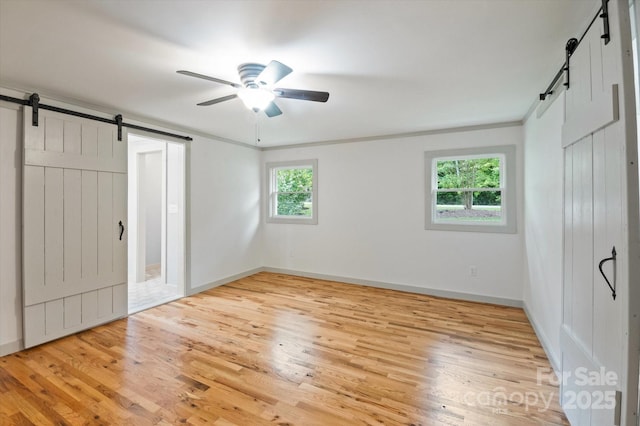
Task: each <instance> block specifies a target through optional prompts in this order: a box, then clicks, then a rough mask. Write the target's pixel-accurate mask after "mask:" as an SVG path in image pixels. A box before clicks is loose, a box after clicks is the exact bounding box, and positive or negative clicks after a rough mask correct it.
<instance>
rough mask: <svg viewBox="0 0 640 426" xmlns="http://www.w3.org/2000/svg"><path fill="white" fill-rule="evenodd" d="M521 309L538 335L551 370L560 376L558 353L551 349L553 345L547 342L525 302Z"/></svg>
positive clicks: (547, 339)
mask: <svg viewBox="0 0 640 426" xmlns="http://www.w3.org/2000/svg"><path fill="white" fill-rule="evenodd" d="M522 309H524V313H525V314H526V315H527V318H528V319H529V322H530V323H531V327H533V331H534V332H535V333H536V336H538V340H539V341H540V344H541V345H542V349H544V352H545V353H546V354H547V358H549V363H550V364H551V368H553V371H555V373H556V375H557V376H558V377H561V376H560V373H561V371H560V360H559V358H558V355H557V354H556V353H555V352H554V351H553V349H552V348H553V346H552V345H551V342H549V338H548V337H547V335H546V334H545V333H544V332H543V331H542V329H541V328H540V326H539V325H538V323H537V322H536V319H535V317H534V316H533V315H531V311H529V308H527V304H526V303H525V302H523V304H522Z"/></svg>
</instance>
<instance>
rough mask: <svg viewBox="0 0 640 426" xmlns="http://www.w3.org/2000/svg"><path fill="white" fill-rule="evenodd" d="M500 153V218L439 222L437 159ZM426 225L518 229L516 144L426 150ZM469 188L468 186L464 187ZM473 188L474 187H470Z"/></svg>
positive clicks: (443, 228) (476, 229)
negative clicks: (492, 220)
mask: <svg viewBox="0 0 640 426" xmlns="http://www.w3.org/2000/svg"><path fill="white" fill-rule="evenodd" d="M490 157H500V158H501V159H502V161H501V167H500V191H501V194H500V198H501V212H502V220H501V221H500V222H477V221H459V222H439V221H437V213H436V209H437V206H436V201H437V185H438V175H437V166H436V164H437V161H448V160H455V159H473V158H490ZM424 163H425V180H424V182H425V229H426V230H438V231H465V232H488V233H508V234H515V233H517V224H516V218H517V215H516V212H517V199H516V146H515V145H499V146H490V147H478V148H462V149H444V150H434V151H425V153H424ZM461 189H465V188H461ZM469 189H473V188H469Z"/></svg>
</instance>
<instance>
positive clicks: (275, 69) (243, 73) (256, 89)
mask: <svg viewBox="0 0 640 426" xmlns="http://www.w3.org/2000/svg"><path fill="white" fill-rule="evenodd" d="M292 71H293V70H292V69H291V68H289V67H288V66H286V65H284V64H283V63H281V62H278V61H271V62H269V64H268V65H266V66H265V65H262V64H256V63H246V64H240V65H239V66H238V74H239V75H240V81H241V82H242V84H239V83H234V82H231V81H227V80H223V79H220V78H216V77H210V76H207V75H204V74H198V73H195V72H191V71H185V70H180V71H177V73H178V74H182V75H187V76H189V77H195V78H200V79H203V80H208V81H213V82H215V83H220V84H225V85H227V86H231V87H233V88H236V89H239V90H238V93H235V94H232V95H227V96H223V97H220V98H216V99H211V100H209V101H205V102H200V103H199V104H198V106H209V105H214V104H218V103H221V102H225V101H229V100H231V99H235V98H240V99H241V100H242V102H243V103H244V105H245V106H246V107H247V108H249V109H251V110H253V111H255V112H258V111H264V113H265V114H266V115H267V117H275V116H278V115H281V114H282V111H281V110H280V108H278V106H277V105H276V104H275V102H274V99H275V98H286V99H298V100H303V101H313V102H327V100H328V99H329V93H328V92H316V91H313V90H300V89H282V88H273V89H272V88H271V86H272V85H274V84H275V83H277V82H278V81H280V80H282V79H283V78H284V77H286V76H287V75H289V74H291V72H292Z"/></svg>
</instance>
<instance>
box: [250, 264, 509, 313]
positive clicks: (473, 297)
mask: <svg viewBox="0 0 640 426" xmlns="http://www.w3.org/2000/svg"><path fill="white" fill-rule="evenodd" d="M262 270H264V271H266V272H274V273H277V274H287V275H298V276H301V277H307V278H316V279H319V280H328V281H338V282H343V283H348V284H358V285H364V286H368V287H377V288H385V289H389V290H398V291H405V292H408V293H418V294H426V295H428V296H436V297H443V298H447V299H456V300H465V301H469V302H481V303H491V304H494V305H502V306H512V307H516V308H521V307H522V301H521V300H516V299H507V298H503V297H494V296H484V295H481V294H472V293H461V292H457V291H449V290H440V289H435V288H425V287H417V286H413V285H406V284H395V283H387V282H382V281H371V280H362V279H358V278H350V277H340V276H336V275H325V274H316V273H314V272H304V271H294V270H290V269H281V268H271V267H268V266H267V267H264V268H262Z"/></svg>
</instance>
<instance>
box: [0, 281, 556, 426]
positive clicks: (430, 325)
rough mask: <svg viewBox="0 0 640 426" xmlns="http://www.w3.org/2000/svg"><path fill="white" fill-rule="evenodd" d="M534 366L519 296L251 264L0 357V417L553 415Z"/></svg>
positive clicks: (509, 418) (457, 420) (483, 418)
mask: <svg viewBox="0 0 640 426" xmlns="http://www.w3.org/2000/svg"><path fill="white" fill-rule="evenodd" d="M537 369H546V370H545V372H548V371H549V369H550V367H549V363H548V361H547V358H546V357H545V354H544V352H543V350H542V349H541V347H540V344H539V343H538V340H537V339H536V336H535V334H534V332H533V330H532V329H531V326H530V325H529V323H528V321H527V319H526V317H525V315H524V313H523V311H522V310H521V309H516V308H508V307H501V306H495V305H485V304H479V303H470V302H460V301H453V300H447V299H439V298H433V297H428V296H423V295H416V294H410V293H402V292H396V291H392V290H382V289H376V288H369V287H361V286H356V285H351V284H341V283H336V282H330V281H321V280H312V279H307V278H300V277H293V276H285V275H277V274H271V273H259V274H256V275H253V276H251V277H248V278H244V279H241V280H238V281H235V282H233V283H230V284H227V285H225V286H222V287H218V288H216V289H213V290H210V291H207V292H205V293H202V294H199V295H195V296H192V297H187V298H184V299H181V300H179V301H176V302H172V303H169V304H167V305H163V306H159V307H156V308H152V309H149V310H147V311H144V312H140V313H137V314H135V315H132V316H129V317H128V318H127V319H123V320H120V321H116V322H114V323H111V324H108V325H105V326H101V327H97V328H95V329H93V330H89V331H86V332H83V333H79V334H76V335H74V336H71V337H67V338H64V339H60V340H58V341H55V342H53V343H49V344H44V345H42V346H39V347H36V348H33V349H31V350H27V351H23V352H20V353H17V354H13V355H9V356H6V357H3V358H0V424H2V425H5V424H7V425H9V424H31V423H33V424H37V425H47V424H70V425H71V424H105V425H106V424H135V425H145V424H193V425H199V424H215V425H231V424H236V425H260V424H278V425H286V424H296V425H352V424H376V425H377V424H386V425H400V424H404V425H410V424H411V425H521V424H522V425H524V424H562V425H565V424H568V423H567V421H566V419H565V418H564V416H563V415H562V414H561V410H560V408H559V406H558V402H557V401H558V389H557V388H556V387H554V386H552V385H550V384H549V383H548V381H546V380H545V381H544V383H542V384H540V385H538V384H537ZM534 397H535V398H534ZM543 398H545V401H548V402H549V404H550V406H549V407H548V409H545V401H543ZM534 402H535V404H534Z"/></svg>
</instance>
